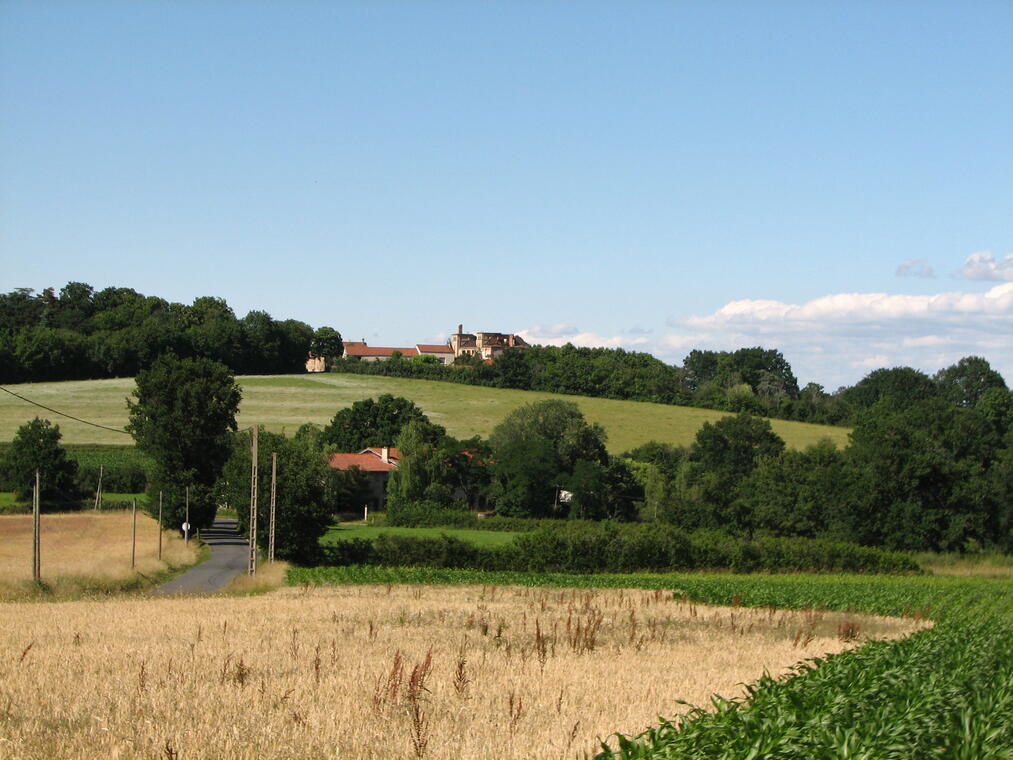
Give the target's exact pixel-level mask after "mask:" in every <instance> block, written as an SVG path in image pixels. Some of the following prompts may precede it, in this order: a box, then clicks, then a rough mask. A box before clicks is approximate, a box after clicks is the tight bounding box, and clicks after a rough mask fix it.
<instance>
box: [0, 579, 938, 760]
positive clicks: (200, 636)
mask: <svg viewBox="0 0 1013 760" xmlns="http://www.w3.org/2000/svg"><path fill="white" fill-rule="evenodd" d="M0 614H2V615H3V620H4V625H3V626H2V627H0V662H3V663H9V664H10V666H9V667H8V666H6V665H5V666H3V668H4V671H3V672H4V681H3V684H2V687H0V688H2V690H3V695H4V699H3V700H2V701H0V737H3V739H4V743H2V744H0V755H9V756H12V757H37V758H43V757H61V758H69V759H71V760H76V759H77V758H82V759H84V758H88V760H91V758H96V757H118V758H124V759H129V758H154V757H178V758H186V759H187V760H200V759H202V758H253V757H256V758H262V759H265V760H272V759H274V758H315V757H316V758H323V757H349V758H357V759H366V760H368V759H370V758H374V759H380V758H384V759H386V758H395V757H396V758H402V757H404V758H408V757H417V758H418V757H424V758H432V759H433V760H449V759H451V758H453V759H455V760H457V759H461V760H471V759H475V760H477V759H478V758H483V759H484V758H498V759H502V760H510V759H511V758H530V757H574V756H578V755H580V754H583V753H586V752H589V751H594V749H595V747H596V746H597V743H598V739H599V738H600V737H604V736H606V735H608V734H609V733H611V732H612V731H614V730H616V729H620V730H623V731H639V730H642V729H643V728H645V727H646V726H648V725H651V724H652V723H653V722H654V721H655V719H656V718H655V716H656V715H657V714H658V713H659V712H671V711H672V710H673V709H675V703H674V701H673V700H674V699H677V698H682V699H686V700H690V701H697V700H702V699H705V698H706V697H707V695H709V694H710V693H711V692H712V691H714V690H719V691H722V692H724V693H727V694H732V695H736V694H741V693H742V687H741V683H742V682H745V681H750V680H753V679H755V678H758V677H759V676H760V675H761V674H762V673H763V672H764V671H767V672H770V673H773V674H780V673H784V672H786V671H787V670H788V669H789V668H790V667H791V665H792V664H793V663H795V662H796V661H797V660H798V659H799V658H800V657H805V656H813V655H817V654H823V653H826V652H839V651H842V650H844V649H847V648H849V647H851V646H854V644H855V643H856V642H845V641H842V640H841V637H840V636H839V631H840V629H841V626H842V625H844V624H849V625H851V626H853V627H855V626H857V627H858V629H859V630H860V634H859V637H860V639H863V640H864V639H865V638H866V637H867V636H874V637H876V638H880V637H884V636H898V635H904V634H907V633H910V632H911V631H913V630H918V629H920V628H922V627H923V624H920V623H916V622H914V621H911V620H908V621H890V620H884V619H878V618H857V617H854V616H842V615H832V614H819V613H810V612H793V611H775V612H771V611H770V610H745V609H741V608H737V609H731V608H726V609H709V608H704V607H700V606H698V605H694V604H691V603H689V602H686V601H684V600H682V599H673V598H672V596H671V595H670V594H663V593H655V592H644V591H628V590H619V589H616V590H603V591H590V590H567V591H562V590H558V589H532V588H520V587H514V586H509V587H504V586H484V587H476V586H453V587H444V586H429V587H422V586H398V585H394V586H385V585H382V586H343V587H337V588H310V589H306V590H302V589H283V590H281V591H278V592H273V593H269V594H266V595H263V596H251V597H242V598H227V597H214V598H191V599H185V600H176V599H164V600H163V599H152V600H146V601H144V602H141V601H134V600H119V601H105V602H81V603H74V604H59V605H49V606H47V607H46V608H45V611H44V614H40V609H39V606H38V605H24V604H22V605H18V604H8V605H3V606H2V607H0ZM848 630H853V628H849V629H848ZM800 631H802V632H803V634H802V635H801V636H800V634H799V632H800ZM15 663H16V666H15ZM40 683H45V684H46V688H45V689H39V684H40ZM209 706H213V707H214V709H210V708H209ZM223 716H226V718H227V719H223Z"/></svg>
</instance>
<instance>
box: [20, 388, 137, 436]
mask: <svg viewBox="0 0 1013 760" xmlns="http://www.w3.org/2000/svg"><path fill="white" fill-rule="evenodd" d="M0 391H4V392H5V393H9V394H11V395H12V396H15V397H16V398H19V399H21V400H22V401H27V402H28V403H29V404H34V405H35V406H38V407H40V408H42V409H45V410H46V411H47V412H52V413H53V414H59V415H60V416H61V417H66V418H67V419H71V420H74V421H75V422H81V423H84V424H85V425H91V426H92V427H97V428H102V429H103V430H111V431H113V432H114V433H123V435H130V433H128V432H127V431H126V430H124V429H123V428H114V427H108V426H106V425H99V424H98V423H97V422H89V421H88V420H82V419H81V418H80V417H75V416H74V415H73V414H67V413H66V412H61V411H59V410H58V409H53V408H51V407H48V406H46V405H45V404H40V403H39V402H38V401H32V400H31V399H30V398H25V397H24V396H22V395H20V394H18V393H15V392H14V391H12V390H8V389H7V388H4V387H2V386H0Z"/></svg>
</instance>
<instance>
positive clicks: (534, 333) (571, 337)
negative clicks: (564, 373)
mask: <svg viewBox="0 0 1013 760" xmlns="http://www.w3.org/2000/svg"><path fill="white" fill-rule="evenodd" d="M540 330H541V328H531V329H530V330H521V331H520V332H518V333H517V334H518V335H520V336H521V337H522V338H524V340H526V341H527V342H528V343H532V344H539V345H542V346H565V345H566V344H567V343H572V344H573V345H575V346H579V347H581V348H630V349H637V348H638V347H639V348H640V349H641V350H643V347H644V346H646V345H647V344H648V343H649V341H648V339H647V338H643V337H638V338H631V337H630V336H628V335H611V336H610V335H598V334H597V333H593V332H580V333H574V334H564V335H559V336H556V337H551V336H546V334H545V333H544V332H541V331H540Z"/></svg>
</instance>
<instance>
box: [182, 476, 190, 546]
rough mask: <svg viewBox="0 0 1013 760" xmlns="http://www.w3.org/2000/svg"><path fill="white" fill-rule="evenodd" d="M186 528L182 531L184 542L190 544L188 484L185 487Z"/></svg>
mask: <svg viewBox="0 0 1013 760" xmlns="http://www.w3.org/2000/svg"><path fill="white" fill-rule="evenodd" d="M185 498H186V518H185V519H186V530H184V531H183V533H184V543H185V544H186V545H187V546H189V545H190V486H187V487H186V497H185Z"/></svg>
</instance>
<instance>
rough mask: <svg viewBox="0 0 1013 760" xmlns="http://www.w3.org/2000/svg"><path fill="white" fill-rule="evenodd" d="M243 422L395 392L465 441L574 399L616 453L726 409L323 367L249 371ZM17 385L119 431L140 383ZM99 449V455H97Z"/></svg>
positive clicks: (95, 432) (798, 428)
mask: <svg viewBox="0 0 1013 760" xmlns="http://www.w3.org/2000/svg"><path fill="white" fill-rule="evenodd" d="M238 382H239V383H240V385H241V386H242V389H243V402H242V406H241V408H240V415H239V426H240V427H241V428H244V427H249V426H250V425H253V424H255V423H256V424H261V425H264V426H265V427H266V428H267V430H269V431H271V432H286V433H288V434H292V433H294V432H295V430H296V429H297V428H298V427H299V426H300V425H302V424H303V423H305V422H314V423H317V424H320V425H325V424H327V423H328V422H329V421H330V419H331V418H332V417H333V416H334V413H335V412H336V411H338V409H341V408H344V407H347V406H350V405H351V404H352V403H353V402H355V401H359V400H361V399H364V398H369V397H371V396H372V397H375V396H378V395H380V394H381V393H392V394H394V395H396V396H404V397H406V398H410V399H412V400H413V401H414V402H415V403H416V404H418V405H419V406H420V407H422V408H423V409H424V410H425V412H426V414H428V415H429V416H430V418H431V419H432V420H433V421H434V422H438V423H439V424H441V425H444V426H445V427H446V428H447V431H448V432H449V433H450V434H451V435H454V436H457V437H459V438H467V437H470V436H473V435H481V436H488V435H489V433H491V432H492V429H493V428H494V427H495V426H496V425H497V424H498V423H499V422H500V421H501V420H502V419H503V418H504V417H506V415H507V414H509V413H510V412H511V411H513V410H514V409H516V408H517V407H519V406H522V405H524V404H529V403H531V402H534V401H540V400H543V399H548V398H561V399H564V400H567V401H573V402H575V403H576V404H577V405H578V406H580V408H581V410H582V411H583V412H584V414H585V415H586V416H587V418H588V419H589V420H590V421H592V422H598V423H600V424H601V425H603V426H604V428H605V430H606V431H607V432H608V446H609V450H610V451H612V452H614V453H620V452H623V451H626V450H627V449H630V448H633V447H634V446H637V445H639V444H641V443H645V442H646V441H650V440H658V441H665V442H668V443H673V444H680V445H688V444H689V443H691V442H692V441H693V438H694V437H695V435H696V431H697V430H699V429H700V427H701V426H702V425H703V423H704V422H714V421H716V420H718V419H721V418H722V417H723V416H725V413H723V412H716V411H713V410H709V409H697V408H694V407H679V406H668V405H665V404H650V403H645V402H639V401H615V400H611V399H598V398H587V397H583V396H562V395H557V394H551V393H540V392H536V391H517V390H509V389H501V388H481V387H477V386H469V385H459V384H456V383H442V382H436V381H431V380H407V379H401V378H391V377H376V376H367V375H341V374H332V373H321V374H314V375H277V376H245V377H240V378H239V379H238ZM11 388H12V390H15V391H16V392H17V393H20V394H21V395H23V396H26V397H27V398H30V399H33V400H35V401H38V402H39V403H42V404H45V405H46V406H50V407H53V408H54V409H60V410H61V411H64V412H67V413H68V414H72V415H74V416H77V417H82V418H84V419H87V420H91V421H94V422H98V423H100V424H103V425H108V426H110V427H114V428H122V427H123V426H124V425H125V424H126V423H127V407H126V399H127V397H129V396H130V395H131V393H132V392H133V390H134V381H133V380H132V379H129V378H122V379H114V380H88V381H67V382H62V383H28V384H22V385H16V386H11ZM41 411H42V410H39V409H38V407H35V406H31V405H29V404H26V403H25V402H24V401H21V400H19V399H17V398H14V397H13V396H5V397H4V398H0V440H10V439H11V438H13V437H14V433H15V431H16V430H17V428H18V426H19V425H22V424H24V423H25V422H27V421H29V420H31V419H32V418H33V417H35V416H36V414H37V413H39V412H41ZM53 421H54V422H56V423H58V424H59V425H60V430H61V431H62V432H63V435H64V441H65V442H68V443H73V444H120V445H123V444H130V443H132V441H131V439H130V437H129V436H128V435H125V434H120V433H116V432H113V431H108V430H101V429H98V428H95V427H91V426H88V425H83V424H81V423H79V422H75V421H74V420H69V419H66V418H61V417H54V419H53ZM771 424H772V425H773V427H774V431H775V432H776V433H777V434H778V435H780V436H781V437H782V438H784V440H785V442H786V443H787V444H788V446H790V447H792V448H803V447H805V446H807V445H809V444H811V443H815V442H816V441H818V440H820V439H821V438H829V439H830V440H832V441H834V442H835V443H836V444H837V445H838V446H841V447H843V446H844V445H846V444H847V440H848V434H849V432H850V431H849V430H848V429H846V428H840V427H830V426H824V425H811V424H807V423H801V422H788V421H785V420H771ZM96 456H97V455H96Z"/></svg>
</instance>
